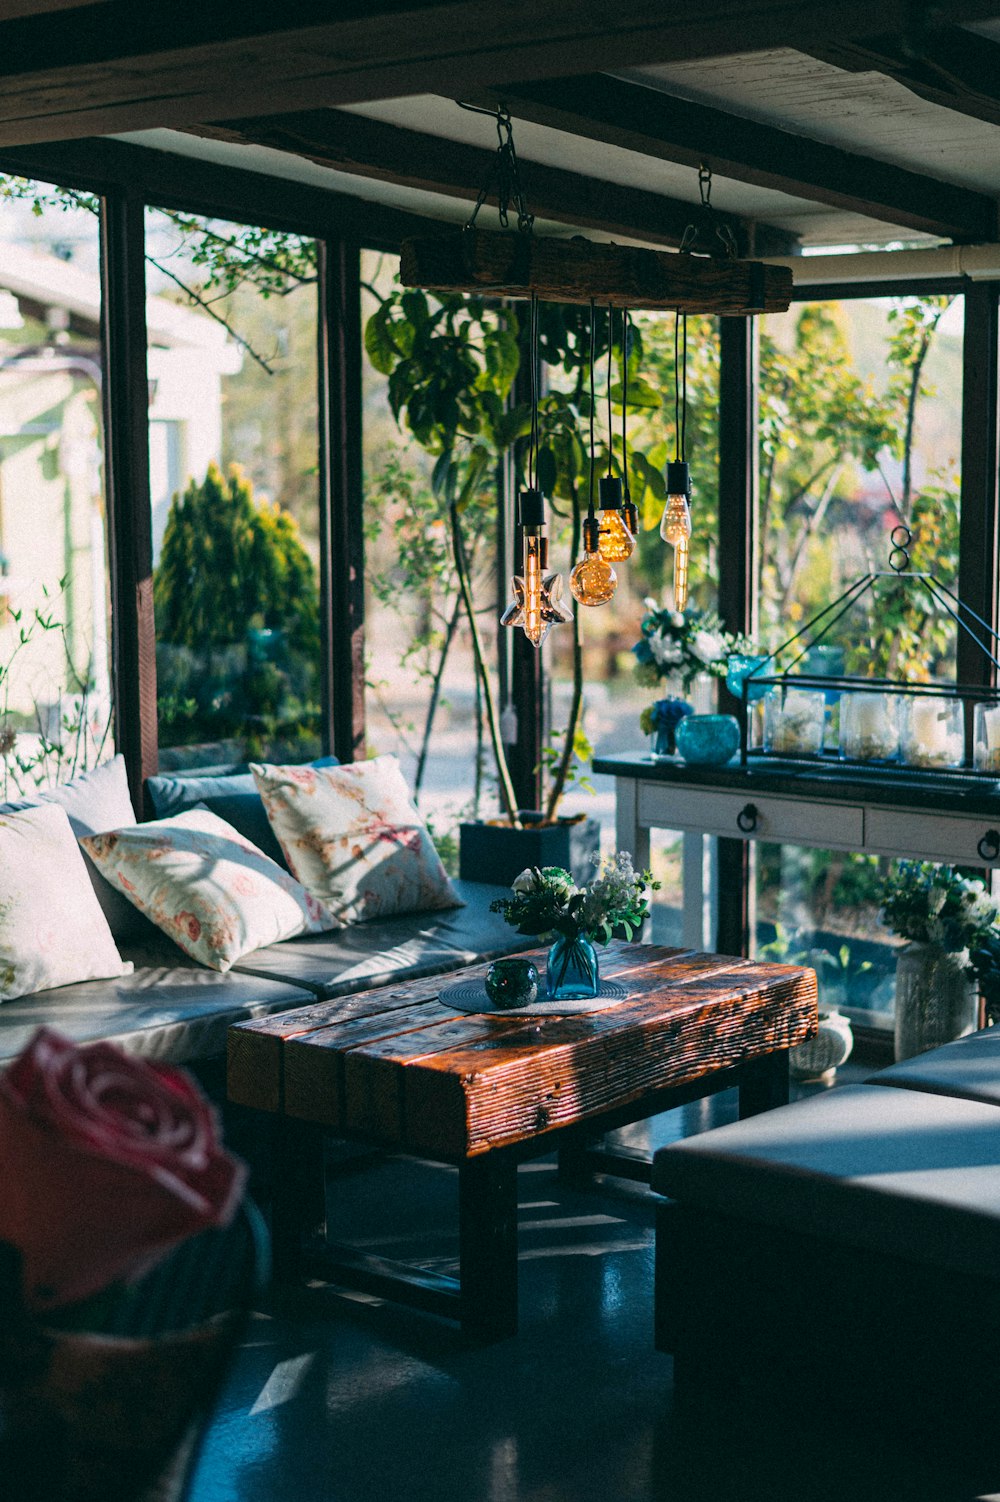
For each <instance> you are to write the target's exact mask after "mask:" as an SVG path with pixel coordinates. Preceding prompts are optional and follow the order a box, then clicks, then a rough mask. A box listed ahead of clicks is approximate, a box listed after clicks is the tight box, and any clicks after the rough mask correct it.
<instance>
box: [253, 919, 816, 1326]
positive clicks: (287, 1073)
mask: <svg viewBox="0 0 1000 1502" xmlns="http://www.w3.org/2000/svg"><path fill="white" fill-rule="evenodd" d="M532 958H535V959H536V960H539V961H541V960H542V959H543V958H544V954H543V952H542V951H538V952H532ZM540 968H541V966H540ZM486 969H487V966H486V965H485V964H481V965H471V966H468V967H466V968H465V969H463V970H459V971H452V972H450V973H449V974H447V975H444V976H437V977H434V978H432V979H429V980H421V981H410V982H407V983H405V984H401V985H398V986H384V987H381V988H380V989H378V990H375V991H366V992H363V993H361V994H360V995H357V996H348V997H343V998H341V999H339V1000H336V1001H327V1002H316V1003H315V1004H314V1005H312V1006H308V1007H301V1008H299V1009H298V1010H296V1011H293V1012H282V1013H279V1014H278V1015H276V1016H272V1017H268V1018H265V1019H263V1020H261V1021H258V1022H243V1023H239V1024H237V1025H236V1026H234V1027H232V1028H230V1030H229V1096H230V1099H231V1100H233V1101H235V1102H237V1103H239V1104H241V1105H246V1106H253V1107H256V1108H258V1109H260V1110H263V1111H269V1112H272V1113H274V1114H275V1117H276V1120H277V1127H278V1141H279V1157H278V1163H277V1166H276V1172H275V1205H274V1226H273V1232H274V1238H275V1269H276V1275H277V1276H279V1277H280V1278H283V1279H290V1278H295V1277H306V1278H310V1279H323V1280H326V1281H328V1282H332V1283H337V1284H340V1285H342V1286H343V1285H347V1286H351V1287H355V1288H362V1289H365V1290H367V1291H369V1292H372V1293H376V1294H380V1295H387V1296H389V1297H393V1298H397V1299H403V1300H405V1301H406V1302H408V1303H412V1304H416V1305H417V1306H418V1307H421V1308H424V1309H429V1310H432V1311H433V1312H435V1313H439V1314H440V1313H444V1314H448V1315H450V1316H451V1317H453V1318H458V1319H460V1320H461V1324H462V1328H463V1330H469V1331H471V1332H473V1333H474V1334H475V1335H477V1336H479V1337H482V1338H489V1339H499V1338H501V1337H503V1336H506V1335H510V1334H512V1333H513V1332H514V1331H515V1330H516V1328H517V1185H516V1176H517V1165H518V1162H519V1161H520V1160H521V1159H524V1158H530V1157H533V1156H538V1155H541V1154H543V1153H546V1152H550V1151H552V1150H553V1149H555V1148H559V1149H560V1161H561V1167H563V1169H564V1170H565V1171H568V1172H572V1173H574V1174H575V1175H577V1176H579V1175H580V1174H581V1172H583V1171H586V1169H587V1167H588V1166H589V1167H592V1168H595V1169H599V1170H600V1171H601V1172H604V1173H609V1172H610V1173H619V1174H622V1175H624V1176H626V1177H630V1178H646V1179H648V1168H647V1166H646V1165H645V1164H644V1163H642V1162H640V1161H638V1160H637V1159H635V1158H628V1157H626V1156H624V1155H622V1154H620V1153H610V1152H604V1151H602V1150H601V1148H600V1147H599V1146H597V1145H595V1144H598V1143H599V1141H600V1138H601V1135H602V1134H603V1133H604V1132H606V1131H608V1130H610V1129H612V1128H614V1127H617V1126H623V1125H625V1124H626V1123H628V1122H632V1121H638V1120H641V1119H642V1118H644V1117H647V1116H652V1115H655V1114H656V1113H657V1112H659V1111H663V1110H667V1109H668V1108H670V1107H671V1106H675V1105H681V1104H684V1103H685V1102H686V1101H689V1100H694V1099H697V1098H698V1097H700V1096H704V1095H708V1094H711V1093H712V1092H714V1091H716V1090H720V1089H724V1088H726V1087H727V1086H730V1085H738V1086H739V1090H740V1112H741V1114H742V1115H750V1114H753V1113H754V1112H757V1111H760V1110H765V1109H767V1108H768V1107H771V1106H775V1105H779V1104H781V1103H783V1102H784V1101H785V1100H787V1098H788V1049H789V1047H791V1046H792V1045H793V1044H796V1043H800V1042H802V1041H803V1040H804V1039H805V1038H807V1037H810V1036H811V1035H812V1034H813V1033H814V1032H815V1029H816V977H815V975H814V974H813V972H812V971H811V970H805V969H801V968H799V967H797V966H792V965H772V964H764V963H759V962H757V961H753V960H742V959H729V958H726V957H725V956H723V955H714V954H698V953H692V952H691V951H689V950H678V949H660V948H656V947H654V946H652V945H646V944H622V943H613V944H611V945H610V946H609V948H608V950H607V951H605V952H604V954H603V955H602V959H601V974H602V977H604V978H606V979H609V980H617V981H619V982H620V983H621V984H622V985H624V986H626V987H627V988H628V992H629V995H628V999H627V1000H625V1001H619V1002H617V1003H614V1004H612V1003H610V1002H609V1003H608V1005H607V1007H606V1008H605V1009H603V1010H600V1011H596V1012H590V1013H587V1014H585V1015H578V1016H558V1017H553V1016H549V1017H546V1018H544V1019H539V1018H530V1017H527V1016H523V1015H519V1014H510V1013H506V1014H503V1013H501V1014H497V1013H491V1014H489V1015H478V1014H477V1015H472V1016H470V1015H466V1014H462V1013H456V1012H455V1011H454V1010H453V1009H452V1008H450V1007H447V1006H445V1005H442V1004H441V1003H440V1002H439V1001H438V995H439V992H440V991H442V990H443V989H444V988H446V987H447V986H449V985H452V984H454V983H455V981H456V980H459V979H461V980H465V979H472V978H478V977H481V976H483V975H484V974H485V972H486ZM324 1132H330V1133H334V1134H336V1135H338V1136H340V1137H346V1138H356V1139H360V1140H363V1141H365V1142H368V1143H371V1144H373V1145H377V1146H379V1147H382V1148H385V1149H388V1150H389V1151H392V1152H396V1153H400V1154H409V1155H412V1156H419V1157H422V1158H429V1159H433V1160H434V1161H437V1162H440V1163H445V1164H452V1165H456V1166H457V1167H458V1171H459V1223H460V1229H459V1266H460V1276H459V1278H457V1279H455V1278H448V1277H444V1276H442V1275H440V1274H437V1273H433V1272H428V1271H425V1270H423V1269H420V1268H409V1267H404V1266H403V1265H401V1264H399V1263H394V1262H389V1261H387V1260H386V1259H383V1258H376V1257H370V1256H367V1255H362V1254H358V1253H355V1252H353V1251H352V1250H351V1249H349V1248H345V1247H341V1246H333V1245H330V1244H329V1243H327V1241H326V1239H325V1209H324V1204H323V1200H324V1183H323V1135H324Z"/></svg>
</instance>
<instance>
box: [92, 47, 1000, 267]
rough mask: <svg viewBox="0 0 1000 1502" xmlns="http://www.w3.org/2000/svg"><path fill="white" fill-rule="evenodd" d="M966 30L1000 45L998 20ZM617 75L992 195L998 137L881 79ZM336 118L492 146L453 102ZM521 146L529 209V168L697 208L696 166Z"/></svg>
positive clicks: (435, 100) (536, 131)
mask: <svg viewBox="0 0 1000 1502" xmlns="http://www.w3.org/2000/svg"><path fill="white" fill-rule="evenodd" d="M970 29H972V28H970ZM974 29H975V31H976V32H978V33H979V34H981V35H983V36H985V37H988V38H990V39H991V40H993V41H1000V21H991V22H987V23H984V24H982V25H980V26H977V27H975V28H974ZM621 76H622V77H625V78H627V79H629V80H630V81H632V82H635V83H640V84H642V85H644V86H646V87H648V88H650V89H659V90H663V91H666V92H668V93H671V94H675V95H677V96H679V97H681V98H684V99H690V100H692V101H695V102H698V103H701V104H708V105H714V106H716V107H717V108H720V109H724V110H727V111H729V112H731V113H733V114H735V115H737V116H741V117H744V118H746V119H749V120H755V121H760V122H762V123H765V124H768V125H774V126H777V127H779V128H780V129H783V130H787V131H790V132H792V133H793V134H798V135H804V136H808V137H811V138H813V139H814V140H817V141H823V142H826V143H828V144H830V145H834V146H839V147H842V148H844V149H846V150H850V151H852V152H855V153H857V154H859V155H862V156H871V157H874V158H877V159H878V160H880V161H883V162H888V163H891V164H894V165H897V166H899V167H901V168H908V169H910V170H913V171H916V172H920V173H923V174H925V175H928V176H931V177H938V178H941V179H942V180H944V181H947V182H950V183H955V184H958V185H962V186H966V187H968V188H969V189H971V190H977V191H979V192H985V193H989V194H993V195H995V196H998V197H1000V128H998V127H995V126H992V125H988V124H986V123H984V122H983V121H980V120H976V119H972V118H970V117H968V116H965V115H961V114H958V113H956V112H955V111H952V110H947V109H944V108H942V107H941V106H939V105H935V104H930V103H928V102H926V101H925V100H923V99H920V98H918V97H917V96H916V95H914V94H911V93H910V92H909V91H908V90H907V89H905V88H904V87H903V86H902V85H901V84H898V83H895V82H894V81H893V80H891V79H888V78H885V77H884V76H882V75H881V74H878V73H850V72H846V71H842V70H840V69H838V68H835V67H833V66H831V65H830V64H829V63H825V62H819V61H817V60H815V59H814V58H812V57H808V56H806V55H805V54H803V53H799V52H794V51H791V50H788V49H771V50H768V51H763V52H756V53H747V54H741V55H738V56H733V57H724V58H713V59H701V60H697V61H693V62H686V63H672V64H666V65H659V66H656V67H651V68H641V69H635V70H630V71H629V72H627V73H623V74H622V75H621ZM344 108H348V109H350V110H352V111H353V112H354V113H356V114H359V115H364V116H367V117H369V118H371V119H375V120H382V121H385V122H387V123H389V124H392V125H397V126H401V127H404V128H406V129H409V130H414V131H419V132H422V133H424V134H427V135H432V136H440V137H443V138H445V139H448V140H452V141H459V142H464V143H467V144H470V145H478V146H482V147H485V148H492V147H493V146H494V145H495V143H496V134H495V129H494V126H493V124H492V122H491V121H490V120H488V119H486V118H484V117H482V116H477V115H473V114H469V113H468V112H465V111H463V110H460V109H459V108H458V106H457V105H456V104H455V102H454V101H453V100H451V99H446V98H443V97H440V96H437V95H417V96H413V97H409V98H403V99H385V100H378V101H375V102H373V103H365V104H356V105H350V106H344ZM120 139H123V140H129V141H134V142H136V143H138V144H142V145H148V146H154V147H157V148H159V149H161V150H166V151H173V152H177V153H179V154H181V155H185V156H190V157H198V158H201V159H203V160H208V161H214V162H219V163H228V164H231V165H234V166H241V167H245V168H248V169H250V170H253V171H256V172H261V173H265V174H270V175H275V176H280V177H285V178H290V179H292V180H294V181H298V182H303V183H308V184H311V185H313V186H316V187H320V188H324V187H325V188H327V189H328V190H330V191H335V192H340V193H347V194H350V195H353V196H355V197H360V198H364V199H367V200H370V201H373V202H378V203H383V204H390V205H393V206H396V207H399V208H405V209H410V210H412V211H413V212H415V213H420V214H426V215H431V216H433V217H436V218H440V219H444V220H449V221H452V222H462V221H464V219H465V218H466V217H467V214H468V204H467V203H466V202H464V201H460V200H456V199H453V198H449V197H448V196H447V195H445V194H443V193H431V192H426V191H423V190H421V189H416V188H409V187H400V186H396V185H393V184H390V183H384V182H377V181H374V180H372V179H364V178H360V177H356V176H353V175H351V174H347V173H342V172H337V171H334V170H331V169H328V168H324V167H321V166H318V165H316V164H314V163H312V162H309V161H306V160H305V159H303V158H300V157H295V156H292V155H289V154H287V153H285V152H279V151H274V150H271V149H268V148H264V147H256V146H241V145H237V144H233V143H228V142H220V141H213V140H208V139H202V138H199V137H197V136H191V135H186V134H183V133H181V132H177V131H172V130H148V131H137V132H132V133H129V134H127V135H124V136H122V137H120ZM515 140H516V144H517V149H518V154H519V155H520V157H521V158H522V161H523V162H525V163H526V164H529V165H528V166H526V169H525V174H524V176H525V186H526V190H527V194H528V198H529V205H530V198H531V175H530V163H531V162H532V161H535V162H539V163H541V164H544V165H546V166H551V167H557V168H563V169H565V170H568V171H572V172H576V173H580V174H581V175H584V176H587V177H590V178H595V179H598V180H604V181H608V182H613V183H616V184H618V185H624V186H626V187H628V186H634V187H636V188H644V189H647V190H649V191H651V192H654V193H663V194H666V195H669V196H670V197H672V198H676V199H680V200H682V201H685V202H689V203H692V204H695V203H697V202H698V183H697V174H696V173H695V172H694V171H693V170H692V169H690V168H687V167H681V166H675V165H673V164H672V163H669V162H663V161H660V160H658V159H654V158H651V157H648V156H644V155H642V154H641V153H639V152H634V151H626V150H623V149H622V148H620V147H616V146H609V145H605V144H603V143H601V142H598V141H591V140H586V139H584V138H582V137H579V136H574V135H572V134H569V133H567V132H564V131H559V130H553V129H551V128H549V127H544V126H538V125H533V124H530V123H528V122H526V121H521V122H518V121H517V120H516V116H515ZM712 201H713V204H714V205H715V207H716V208H718V209H721V210H724V211H727V212H730V213H733V214H737V215H740V216H741V217H744V218H747V219H758V220H761V221H763V222H766V223H770V224H774V225H777V226H780V227H781V228H785V229H788V230H791V231H793V232H794V233H795V234H797V235H799V236H800V237H801V240H802V243H803V245H804V246H805V247H808V248H813V249H816V248H820V247H824V246H843V245H867V246H880V245H887V244H890V243H900V242H905V243H908V244H921V243H923V244H926V243H932V242H930V241H929V239H928V237H927V236H921V235H919V234H918V233H916V232H915V231H912V230H900V229H898V228H897V227H894V226H893V225H891V224H887V223H884V222H882V221H877V220H874V219H870V218H867V217H864V216H861V215H857V214H853V213H849V212H846V211H843V210H839V209H836V208H832V207H829V206H827V205H824V204H820V203H816V202H812V201H809V200H807V199H803V198H799V197H795V196H792V195H790V194H786V193H781V192H776V191H775V190H773V189H770V188H762V187H755V186H752V185H749V184H746V183H741V182H737V181H735V180H732V179H727V178H725V177H722V176H717V177H716V180H715V184H714V189H713V198H712ZM539 228H540V229H542V230H543V231H544V232H546V233H568V232H569V231H568V230H567V227H566V226H565V225H555V224H547V223H545V222H544V221H543V220H541V219H539Z"/></svg>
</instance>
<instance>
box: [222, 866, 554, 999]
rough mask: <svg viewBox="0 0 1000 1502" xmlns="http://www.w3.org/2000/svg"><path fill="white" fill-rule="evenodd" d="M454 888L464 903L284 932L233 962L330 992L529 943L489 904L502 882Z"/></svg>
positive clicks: (246, 970) (411, 976)
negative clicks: (327, 929)
mask: <svg viewBox="0 0 1000 1502" xmlns="http://www.w3.org/2000/svg"><path fill="white" fill-rule="evenodd" d="M455 890H456V893H457V894H458V896H459V897H460V898H461V900H462V902H463V903H464V904H465V906H464V907H457V908H448V909H447V910H445V911H442V912H434V913H409V914H406V915H405V916H402V917H399V918H384V919H378V920H377V921H375V922H372V923H352V924H351V925H350V926H349V927H347V928H342V929H338V930H336V931H334V932H332V933H325V934H311V935H308V936H304V937H302V938H299V939H286V940H285V942H284V943H283V944H271V945H269V946H268V948H266V949H258V950H256V951H255V952H254V953H253V954H247V955H244V956H243V958H242V959H240V960H237V961H236V964H235V965H234V967H233V968H234V970H238V971H240V973H241V974H243V975H262V976H269V977H270V978H272V979H276V980H286V981H288V982H290V983H292V984H295V985H302V986H308V987H309V988H310V989H311V990H312V991H313V992H314V993H315V995H317V996H322V997H332V996H343V995H345V994H346V993H347V992H349V991H357V990H365V989H367V988H369V987H371V986H380V985H383V984H388V983H389V982H392V981H395V980H417V979H419V978H420V977H422V976H426V975H435V974H438V973H443V972H444V971H447V970H455V969H457V968H458V966H460V965H471V964H472V963H473V962H474V961H475V960H486V959H492V958H494V957H495V956H497V955H502V954H514V953H516V952H517V951H518V950H522V949H526V948H529V947H530V945H531V940H530V939H526V938H525V937H524V935H523V934H517V933H515V932H514V930H513V929H512V928H511V927H509V925H508V924H507V923H505V922H504V920H503V919H502V918H501V917H500V915H499V914H498V913H491V912H490V903H491V902H492V901H493V900H494V899H495V898H497V897H509V896H510V888H509V887H493V886H487V885H486V884H485V883H483V882H478V881H457V882H455Z"/></svg>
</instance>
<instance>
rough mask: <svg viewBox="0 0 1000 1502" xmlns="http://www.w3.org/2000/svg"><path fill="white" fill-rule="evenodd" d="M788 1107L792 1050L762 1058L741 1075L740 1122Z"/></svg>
mask: <svg viewBox="0 0 1000 1502" xmlns="http://www.w3.org/2000/svg"><path fill="white" fill-rule="evenodd" d="M787 1104H788V1049H787V1048H781V1049H778V1050H777V1052H776V1053H766V1054H761V1055H760V1057H759V1058H756V1059H751V1060H750V1061H749V1062H748V1063H746V1064H744V1065H743V1069H742V1072H741V1074H740V1120H741V1121H742V1120H743V1119H744V1118H745V1117H747V1116H756V1115H757V1114H758V1113H759V1112H760V1111H770V1110H772V1109H773V1108H774V1107H775V1106H787Z"/></svg>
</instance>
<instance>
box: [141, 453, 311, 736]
mask: <svg viewBox="0 0 1000 1502" xmlns="http://www.w3.org/2000/svg"><path fill="white" fill-rule="evenodd" d="M153 601H154V607H155V610H156V625H157V638H158V642H159V649H160V650H159V656H158V664H157V666H158V671H159V672H160V674H161V677H162V680H163V683H162V696H163V697H162V701H161V718H163V719H165V721H166V724H165V729H167V730H168V732H169V731H170V727H171V723H173V725H174V732H175V733H176V729H177V726H176V722H177V721H180V722H182V734H183V738H184V739H185V740H189V739H191V738H193V737H194V736H196V735H197V733H198V732H199V731H201V732H206V731H208V732H212V733H215V734H227V733H229V734H231V733H233V732H234V731H242V730H243V729H244V728H245V727H246V726H247V725H249V726H250V728H251V731H253V730H254V729H255V728H256V731H257V732H259V733H260V734H264V735H266V734H267V733H269V732H271V731H274V730H275V729H276V727H278V724H279V721H283V722H284V724H283V730H282V733H285V734H287V733H288V731H289V729H291V730H292V731H294V730H295V724H296V721H297V720H300V721H302V724H303V725H307V724H308V725H311V723H312V721H313V720H315V718H316V714H317V705H316V699H317V696H318V664H319V652H320V635H319V595H318V590H317V584H316V575H315V570H314V568H313V565H312V562H311V560H310V558H309V555H308V553H307V552H306V550H305V548H304V547H303V546H302V543H301V541H300V538H299V529H298V525H297V523H296V522H295V519H294V518H293V517H292V516H291V515H290V513H289V512H287V511H285V510H283V509H282V507H281V506H279V505H278V504H277V503H274V504H268V503H265V504H263V505H258V504H256V502H255V501H254V497H253V489H252V486H251V485H250V483H249V481H247V480H246V479H244V477H243V475H242V472H241V471H240V469H239V467H238V466H237V465H233V466H232V467H231V468H230V470H229V474H228V476H224V475H223V474H222V471H221V470H220V469H219V468H218V466H217V465H215V464H211V465H210V466H209V469H208V473H207V474H206V476H205V479H204V480H203V481H202V482H201V483H198V482H196V481H192V482H191V483H190V484H189V486H188V488H187V490H186V491H185V492H184V494H183V495H179V496H175V498H174V501H173V504H172V506H171V508H170V515H169V518H168V521H167V527H166V531H165V533H164V538H163V550H162V553H161V557H160V563H159V567H158V568H157V570H156V573H155V576H154V581H153ZM269 632H270V633H274V635H273V636H271V637H268V636H266V635H264V633H269ZM172 649H173V650H172ZM234 649H235V650H234ZM184 722H186V723H184Z"/></svg>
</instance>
